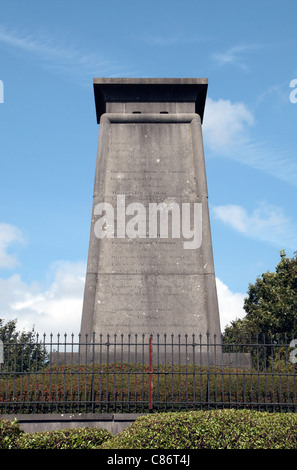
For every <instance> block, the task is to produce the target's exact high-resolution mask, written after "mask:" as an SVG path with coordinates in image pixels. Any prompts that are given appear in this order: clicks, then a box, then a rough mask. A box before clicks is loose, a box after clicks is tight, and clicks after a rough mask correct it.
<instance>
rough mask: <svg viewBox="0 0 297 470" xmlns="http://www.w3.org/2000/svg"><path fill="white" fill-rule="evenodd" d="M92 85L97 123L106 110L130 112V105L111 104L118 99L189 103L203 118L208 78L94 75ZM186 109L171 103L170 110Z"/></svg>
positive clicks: (138, 101)
mask: <svg viewBox="0 0 297 470" xmlns="http://www.w3.org/2000/svg"><path fill="white" fill-rule="evenodd" d="M93 85H94V93H95V104H96V114H97V122H98V124H99V122H100V117H101V115H102V114H104V113H106V112H124V113H126V112H131V111H130V108H129V107H127V108H125V107H119V106H117V107H114V108H112V106H108V105H109V104H115V103H118V104H119V103H167V104H172V103H187V104H189V105H191V104H192V105H193V108H192V109H191V112H195V113H197V114H199V116H200V118H201V122H202V120H203V114H204V107H205V100H206V93H207V87H208V79H207V78H94V80H93ZM184 109H186V108H182V107H176V108H173V107H172V106H171V107H170V113H172V112H176V113H178V112H185V111H184ZM189 109H190V108H189ZM174 110H175V111H174Z"/></svg>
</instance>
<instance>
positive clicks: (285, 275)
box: [224, 250, 297, 339]
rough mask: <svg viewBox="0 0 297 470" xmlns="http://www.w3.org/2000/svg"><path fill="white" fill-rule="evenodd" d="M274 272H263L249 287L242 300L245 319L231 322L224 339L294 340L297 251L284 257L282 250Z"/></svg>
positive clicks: (295, 332)
mask: <svg viewBox="0 0 297 470" xmlns="http://www.w3.org/2000/svg"><path fill="white" fill-rule="evenodd" d="M280 257H281V260H280V262H279V264H278V265H277V266H276V270H275V272H269V271H267V272H265V273H263V274H262V276H259V277H257V279H256V282H255V283H254V284H249V288H248V292H247V297H246V298H245V299H244V307H243V308H244V310H245V311H246V316H245V317H244V318H243V319H239V320H235V321H233V322H231V325H230V326H227V327H226V329H225V331H224V337H229V338H232V339H234V337H235V336H240V335H244V336H246V335H247V334H250V335H253V336H254V335H259V336H263V335H265V336H266V337H267V338H268V337H269V338H274V339H275V338H276V337H277V336H278V335H287V337H288V338H293V337H295V338H297V252H295V253H294V256H293V257H292V258H288V257H287V256H286V253H285V251H284V250H282V251H281V252H280Z"/></svg>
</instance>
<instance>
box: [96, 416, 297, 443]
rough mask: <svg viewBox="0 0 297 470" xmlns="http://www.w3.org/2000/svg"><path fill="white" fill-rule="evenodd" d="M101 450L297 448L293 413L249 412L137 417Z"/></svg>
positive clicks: (295, 421) (296, 432)
mask: <svg viewBox="0 0 297 470" xmlns="http://www.w3.org/2000/svg"><path fill="white" fill-rule="evenodd" d="M101 448H102V449H176V450H177V449H297V414H294V413H267V412H257V411H249V410H214V411H209V412H208V411H191V412H180V413H178V412H174V413H160V414H156V415H149V416H143V417H140V418H138V419H137V420H136V421H135V422H134V423H133V424H132V425H131V426H130V427H129V428H127V429H125V430H124V431H123V432H121V433H119V434H118V435H117V436H115V437H113V438H112V439H110V440H108V441H106V442H105V443H103V444H102V446H101Z"/></svg>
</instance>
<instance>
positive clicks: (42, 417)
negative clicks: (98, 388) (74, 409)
mask: <svg viewBox="0 0 297 470" xmlns="http://www.w3.org/2000/svg"><path fill="white" fill-rule="evenodd" d="M139 416H142V415H141V414H135V413H129V414H128V413H110V414H108V413H107V414H104V413H102V414H101V413H65V414H59V413H48V414H6V415H5V414H4V415H1V416H0V418H2V419H7V420H10V421H13V420H14V419H16V420H17V421H18V423H19V425H20V427H21V428H22V429H23V431H25V432H27V433H35V432H43V431H59V430H61V429H75V428H82V427H92V428H101V429H107V430H108V431H110V432H111V433H112V434H113V435H116V434H118V433H119V432H121V431H123V430H124V429H126V428H127V427H128V426H130V425H131V424H132V423H134V421H135V420H136V419H137V418H138V417H139Z"/></svg>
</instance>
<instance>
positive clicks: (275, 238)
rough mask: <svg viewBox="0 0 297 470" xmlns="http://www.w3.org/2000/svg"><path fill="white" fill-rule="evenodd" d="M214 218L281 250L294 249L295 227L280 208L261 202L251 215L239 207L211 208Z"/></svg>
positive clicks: (295, 244)
mask: <svg viewBox="0 0 297 470" xmlns="http://www.w3.org/2000/svg"><path fill="white" fill-rule="evenodd" d="M212 211H213V213H214V216H215V217H216V218H217V219H218V220H221V221H222V222H223V223H225V224H226V225H229V226H230V227H232V228H233V229H234V230H236V231H238V232H240V233H242V234H243V235H245V236H247V237H249V238H253V239H258V240H262V241H264V242H269V243H271V244H273V245H277V246H279V247H281V248H290V249H296V246H297V226H296V222H294V221H292V220H291V219H289V218H288V217H287V216H286V215H285V214H284V211H283V209H282V208H280V207H277V206H274V205H272V204H268V203H266V202H261V203H259V204H258V207H256V208H255V209H254V210H253V212H252V213H251V214H249V213H248V212H247V211H246V209H245V208H243V207H242V206H239V205H233V204H230V205H224V206H217V207H214V208H212Z"/></svg>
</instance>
